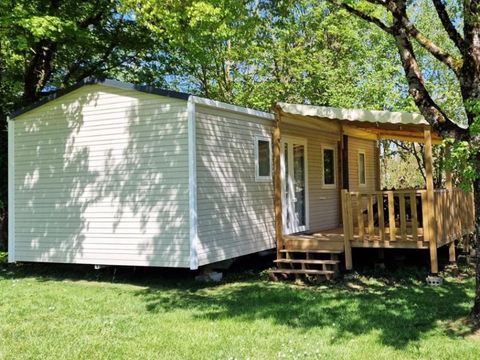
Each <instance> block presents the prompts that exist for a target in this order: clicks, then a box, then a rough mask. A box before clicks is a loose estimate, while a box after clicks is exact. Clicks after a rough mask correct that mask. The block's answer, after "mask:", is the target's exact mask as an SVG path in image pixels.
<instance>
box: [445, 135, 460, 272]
mask: <svg viewBox="0 0 480 360" xmlns="http://www.w3.org/2000/svg"><path fill="white" fill-rule="evenodd" d="M449 155H450V146H449V145H447V146H446V147H445V157H446V158H447V157H448V156H449ZM445 187H446V188H447V194H446V196H445V204H444V205H445V209H448V210H450V209H451V200H450V199H451V198H452V191H453V183H452V173H451V171H448V170H446V171H445ZM449 218H450V215H449V214H447V215H446V216H445V217H444V219H443V221H445V222H446V221H447V219H449ZM450 231H451V229H450V227H449V226H448V224H447V226H446V231H445V237H446V239H447V241H448V238H449V236H448V235H449V232H450ZM451 240H452V242H451V243H450V244H449V245H448V260H449V261H450V262H451V263H455V262H456V261H457V257H456V254H455V238H454V237H453V236H452V237H451Z"/></svg>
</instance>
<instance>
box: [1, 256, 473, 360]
mask: <svg viewBox="0 0 480 360" xmlns="http://www.w3.org/2000/svg"><path fill="white" fill-rule="evenodd" d="M122 271H123V275H122V274H116V275H115V277H114V276H113V275H112V270H110V269H106V270H102V271H101V272H94V271H93V270H85V268H81V267H78V268H75V267H74V268H71V267H70V268H65V267H61V266H59V267H57V266H14V267H11V266H10V267H9V266H6V265H3V266H2V265H0V358H5V359H24V358H29V359H45V358H55V359H76V358H81V359H97V358H102V359H134V358H147V359H233V358H235V359H247V358H250V359H277V358H280V359H284V358H285V359H295V358H299V359H381V358H385V359H420V358H422V359H454V358H456V359H479V358H480V342H479V341H478V340H477V339H476V338H475V336H474V335H473V336H472V335H469V334H468V331H466V330H467V328H466V327H465V325H462V319H464V318H465V317H466V316H467V314H468V311H469V308H470V305H471V301H472V297H473V286H474V282H473V280H472V278H471V277H457V278H447V279H446V284H445V285H444V286H443V287H438V288H433V287H428V286H426V285H424V283H423V279H424V274H415V273H411V274H409V275H403V276H400V277H398V275H397V279H396V280H395V279H394V280H392V279H385V278H382V277H380V276H377V277H366V276H356V277H355V278H354V279H352V280H348V281H347V280H345V281H342V282H339V283H337V284H334V285H323V286H303V285H298V284H297V285H296V284H293V283H272V282H269V281H267V280H264V279H263V280H262V276H260V275H259V274H258V273H237V274H231V275H229V276H227V278H226V280H225V281H224V282H222V283H220V284H198V283H195V282H193V281H192V280H191V278H190V277H189V275H188V274H184V273H180V274H179V273H167V274H165V273H163V274H162V273H161V272H158V271H153V270H152V271H150V272H149V271H148V270H142V272H141V273H135V274H132V273H130V274H128V275H126V274H127V272H126V271H127V270H122Z"/></svg>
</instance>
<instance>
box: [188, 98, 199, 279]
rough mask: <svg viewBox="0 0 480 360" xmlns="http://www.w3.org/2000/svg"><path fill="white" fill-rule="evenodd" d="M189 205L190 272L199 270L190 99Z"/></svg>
mask: <svg viewBox="0 0 480 360" xmlns="http://www.w3.org/2000/svg"><path fill="white" fill-rule="evenodd" d="M187 113H188V203H189V224H190V270H197V269H198V251H197V246H198V215H197V141H196V119H195V100H194V98H193V96H190V97H189V98H188V102H187Z"/></svg>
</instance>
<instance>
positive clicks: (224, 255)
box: [196, 105, 275, 265]
mask: <svg viewBox="0 0 480 360" xmlns="http://www.w3.org/2000/svg"><path fill="white" fill-rule="evenodd" d="M196 124H197V125H196V132H197V180H198V185H197V186H198V190H197V194H198V199H197V201H198V203H197V204H198V235H199V244H198V249H197V250H198V257H199V265H204V264H207V263H211V262H215V261H221V260H224V259H229V258H233V257H237V256H242V255H246V254H249V253H254V252H257V251H262V250H265V249H270V248H273V247H275V240H274V237H275V228H274V207H273V182H255V156H254V139H255V135H263V136H268V137H270V136H271V126H272V121H270V120H262V119H259V118H256V117H253V116H247V115H242V114H237V113H233V112H229V111H224V110H218V109H212V108H207V107H204V106H199V105H197V106H196Z"/></svg>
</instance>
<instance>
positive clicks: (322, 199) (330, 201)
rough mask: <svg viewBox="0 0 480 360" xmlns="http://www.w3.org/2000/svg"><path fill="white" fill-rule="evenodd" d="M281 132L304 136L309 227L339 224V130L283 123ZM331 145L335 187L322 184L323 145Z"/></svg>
mask: <svg viewBox="0 0 480 360" xmlns="http://www.w3.org/2000/svg"><path fill="white" fill-rule="evenodd" d="M281 133H282V135H284V136H295V137H299V138H304V139H306V140H307V156H308V192H309V210H310V215H309V220H310V224H309V225H310V230H327V229H333V228H336V227H338V226H339V222H340V219H339V206H340V199H339V197H340V196H339V188H338V187H339V186H341V185H340V184H339V183H338V165H337V164H338V157H339V156H340V154H338V141H339V140H340V134H339V133H337V134H335V133H331V132H330V133H329V132H325V131H320V130H316V129H313V128H307V127H302V126H301V124H299V125H292V124H282V128H281ZM326 146H327V147H329V148H334V151H335V155H336V159H337V162H336V166H337V169H336V170H337V178H336V188H334V189H332V188H324V187H323V185H322V184H323V157H322V149H323V148H324V147H326Z"/></svg>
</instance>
